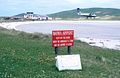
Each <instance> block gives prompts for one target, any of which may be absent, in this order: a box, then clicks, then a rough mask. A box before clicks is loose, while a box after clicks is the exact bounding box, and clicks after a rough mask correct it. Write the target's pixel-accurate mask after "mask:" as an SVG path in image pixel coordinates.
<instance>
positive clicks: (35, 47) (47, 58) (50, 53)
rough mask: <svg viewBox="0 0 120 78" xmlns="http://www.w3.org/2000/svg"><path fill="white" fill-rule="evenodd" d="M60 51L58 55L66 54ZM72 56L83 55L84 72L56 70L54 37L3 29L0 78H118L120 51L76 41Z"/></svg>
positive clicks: (119, 72)
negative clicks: (53, 46) (52, 40)
mask: <svg viewBox="0 0 120 78" xmlns="http://www.w3.org/2000/svg"><path fill="white" fill-rule="evenodd" d="M66 49H67V48H61V49H60V50H59V54H67V52H66ZM72 53H74V54H80V55H81V62H82V67H83V69H82V70H81V71H61V72H59V71H58V70H57V68H56V67H55V54H54V49H53V48H52V47H51V36H50V35H43V34H39V33H34V34H28V33H24V32H18V31H15V30H6V29H2V28H0V78H119V77H120V51H119V50H110V49H102V48H98V47H92V46H89V45H88V44H86V43H82V42H80V41H79V40H75V45H74V46H73V47H72Z"/></svg>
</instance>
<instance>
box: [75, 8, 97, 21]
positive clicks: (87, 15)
mask: <svg viewBox="0 0 120 78" xmlns="http://www.w3.org/2000/svg"><path fill="white" fill-rule="evenodd" d="M77 14H78V15H80V16H84V17H86V18H87V19H88V18H92V17H93V18H94V19H95V17H96V14H95V13H82V12H81V11H80V8H77Z"/></svg>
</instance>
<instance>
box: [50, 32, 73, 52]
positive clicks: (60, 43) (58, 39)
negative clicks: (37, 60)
mask: <svg viewBox="0 0 120 78" xmlns="http://www.w3.org/2000/svg"><path fill="white" fill-rule="evenodd" d="M73 45H74V30H54V31H52V47H54V48H55V54H58V47H65V46H66V47H68V54H71V46H73Z"/></svg>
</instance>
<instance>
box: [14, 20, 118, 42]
mask: <svg viewBox="0 0 120 78" xmlns="http://www.w3.org/2000/svg"><path fill="white" fill-rule="evenodd" d="M16 28H17V29H18V30H21V31H25V32H40V33H49V34H51V33H52V30H65V29H72V30H75V37H80V38H83V37H91V38H98V39H116V40H120V21H117V22H114V21H110V22H102V21H101V22H93V21H92V22H90V21H89V22H81V21H80V22H77V23H75V22H72V23H71V22H60V23H59V22H54V23H51V22H46V23H45V22H44V23H33V24H25V25H20V26H17V27H16Z"/></svg>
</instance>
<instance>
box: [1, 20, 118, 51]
mask: <svg viewBox="0 0 120 78" xmlns="http://www.w3.org/2000/svg"><path fill="white" fill-rule="evenodd" d="M86 22H87V23H89V22H90V23H91V22H95V23H97V22H102V23H103V22H104V23H106V22H109V23H111V22H120V21H27V22H10V23H0V26H1V27H3V28H6V29H15V30H19V29H17V28H16V27H17V26H20V25H25V24H33V23H74V24H77V23H86ZM19 31H20V30H19ZM29 33H30V32H29ZM76 39H77V40H80V41H82V42H85V43H88V44H89V45H91V46H97V47H102V48H109V49H115V50H120V40H111V39H95V38H90V37H87V38H76Z"/></svg>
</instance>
